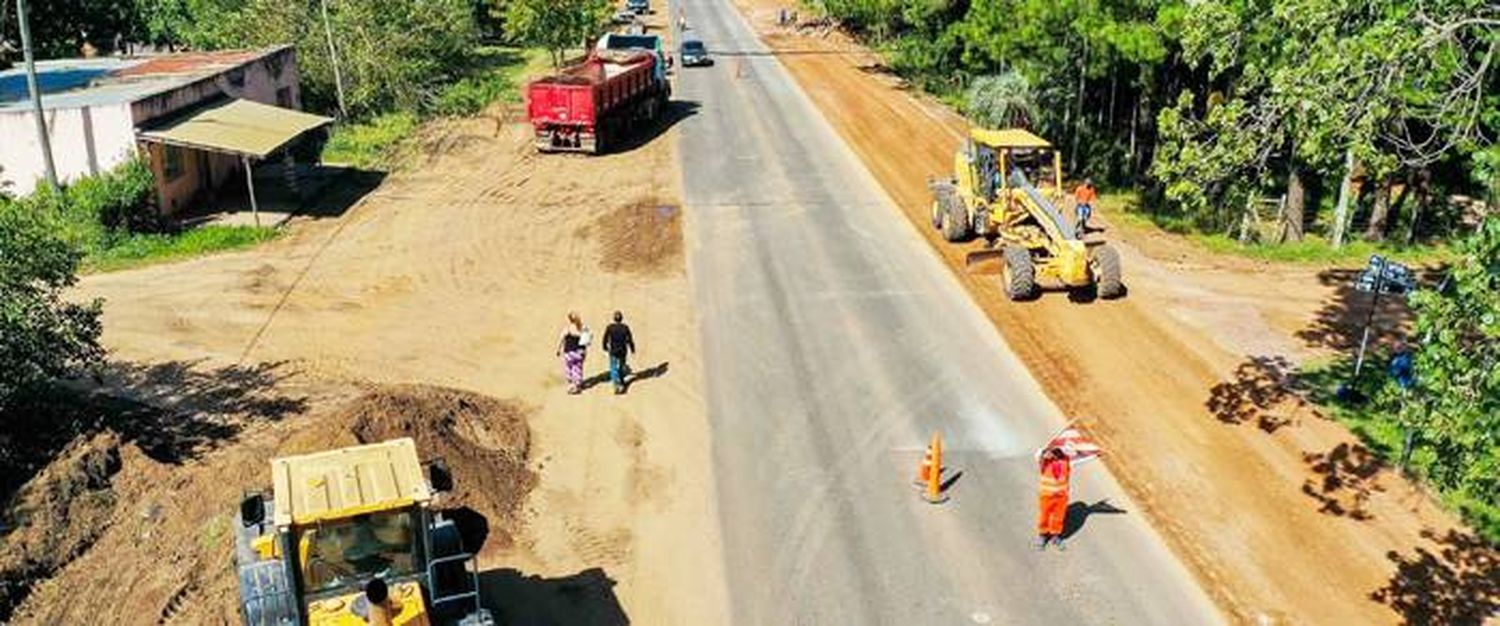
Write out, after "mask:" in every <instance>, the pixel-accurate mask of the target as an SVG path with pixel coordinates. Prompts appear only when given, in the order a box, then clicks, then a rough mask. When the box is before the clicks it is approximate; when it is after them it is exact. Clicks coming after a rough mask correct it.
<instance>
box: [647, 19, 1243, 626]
mask: <svg viewBox="0 0 1500 626" xmlns="http://www.w3.org/2000/svg"><path fill="white" fill-rule="evenodd" d="M680 6H681V7H682V8H685V9H686V14H687V17H688V21H689V25H690V28H691V30H689V31H688V33H687V36H689V37H696V38H699V39H702V40H703V41H704V42H706V43H707V45H708V47H709V49H710V50H711V51H714V52H716V53H717V61H718V63H717V65H716V66H714V67H708V68H684V69H682V70H681V71H680V73H679V74H678V83H677V85H678V86H677V90H676V93H675V94H674V95H675V98H676V99H677V100H679V101H681V102H682V103H683V104H681V105H680V107H681V108H680V109H679V111H681V112H683V113H684V114H685V115H686V117H685V118H684V119H682V120H681V121H679V122H678V123H679V124H680V125H681V131H682V132H681V135H680V142H681V143H680V154H681V157H680V158H681V159H682V168H683V179H684V192H685V201H686V204H687V210H686V215H687V216H688V230H689V235H688V241H689V246H690V252H689V268H690V272H691V276H692V282H693V288H694V291H695V294H696V295H695V297H696V300H697V305H698V310H699V315H700V324H701V329H702V333H703V343H704V350H705V372H706V377H707V379H708V380H707V386H708V397H709V413H710V419H711V420H712V437H713V446H714V450H713V458H714V463H715V471H716V476H717V485H718V497H719V508H720V516H721V523H722V531H723V537H724V555H722V556H723V558H724V559H725V563H726V570H727V572H728V576H729V581H728V583H729V591H730V594H731V597H732V611H733V614H734V616H735V620H736V623H738V624H836V625H846V624H847V625H856V624H857V625H864V624H903V625H913V624H922V625H927V624H1040V623H1050V624H1074V623H1084V624H1129V625H1139V624H1173V625H1181V624H1213V623H1219V622H1221V621H1222V617H1221V616H1220V615H1219V613H1218V612H1217V610H1216V609H1215V608H1214V607H1213V606H1212V604H1211V603H1210V602H1209V601H1208V599H1207V597H1206V596H1205V594H1204V593H1203V592H1202V590H1201V589H1199V588H1198V587H1197V586H1196V584H1195V583H1194V582H1193V581H1192V579H1191V577H1190V576H1189V574H1188V573H1187V572H1186V570H1185V569H1184V568H1183V567H1182V566H1181V564H1179V563H1178V562H1177V561H1176V560H1175V558H1174V557H1173V556H1172V555H1171V554H1170V552H1169V551H1168V550H1167V549H1166V547H1165V546H1164V544H1163V543H1162V541H1161V539H1160V538H1159V537H1158V536H1157V535H1156V534H1155V533H1154V532H1153V531H1152V530H1151V529H1150V528H1149V527H1148V526H1147V525H1146V524H1145V523H1144V521H1143V520H1142V519H1141V517H1140V515H1139V514H1138V513H1137V512H1136V511H1135V510H1134V506H1133V505H1132V503H1131V501H1130V500H1129V499H1128V498H1127V497H1126V496H1125V495H1124V493H1123V492H1122V491H1121V490H1120V488H1119V487H1118V485H1117V484H1116V483H1115V482H1114V480H1113V479H1112V478H1110V477H1109V476H1108V474H1107V472H1106V469H1105V468H1104V466H1103V465H1101V464H1097V463H1094V464H1085V465H1081V466H1079V467H1078V468H1077V469H1076V471H1075V472H1074V476H1075V480H1074V486H1073V498H1074V500H1075V502H1076V506H1079V507H1080V508H1082V507H1084V506H1086V505H1088V504H1094V503H1103V504H1102V505H1101V506H1100V507H1096V508H1101V509H1102V508H1108V507H1109V506H1112V507H1114V508H1116V509H1120V510H1123V511H1124V512H1123V513H1102V512H1101V513H1094V514H1089V515H1083V516H1079V517H1080V518H1081V521H1082V525H1081V527H1079V528H1077V530H1076V532H1075V533H1074V534H1073V536H1072V537H1071V539H1070V541H1069V546H1068V550H1067V551H1066V552H1056V551H1053V550H1049V551H1047V552H1042V553H1039V552H1037V551H1036V550H1035V549H1034V547H1033V544H1032V542H1033V540H1034V536H1033V527H1034V526H1033V524H1034V516H1035V511H1036V499H1035V498H1036V496H1035V494H1036V479H1035V470H1034V464H1033V463H1034V462H1033V460H1032V457H1031V454H1032V450H1033V448H1034V447H1035V446H1037V445H1040V444H1041V443H1042V441H1043V440H1045V439H1046V438H1047V436H1048V435H1050V434H1051V433H1052V432H1054V431H1056V430H1057V429H1058V428H1059V427H1061V425H1062V424H1063V417H1062V416H1061V415H1060V413H1059V412H1058V410H1057V408H1056V407H1055V406H1053V405H1052V404H1051V403H1050V402H1049V401H1048V400H1047V398H1046V397H1045V396H1044V395H1043V394H1042V391H1041V389H1040V388H1039V387H1038V385H1037V383H1036V382H1035V381H1034V380H1033V379H1032V378H1031V376H1030V374H1028V373H1027V371H1026V369H1025V368H1024V366H1022V365H1021V364H1020V362H1019V361H1018V360H1017V359H1016V357H1015V356H1014V355H1013V354H1012V353H1011V352H1010V350H1009V349H1008V348H1007V347H1006V345H1005V343H1004V341H1003V340H1002V339H1001V337H1000V336H999V334H998V333H997V332H996V331H995V329H994V328H993V327H992V326H991V325H990V324H989V322H988V321H987V320H986V319H985V318H984V317H983V315H982V313H981V312H980V311H979V310H978V309H977V308H976V307H975V305H974V304H973V303H972V302H971V301H970V300H969V298H968V296H967V295H966V294H965V293H964V292H963V291H962V290H961V288H960V287H959V285H958V284H957V282H956V281H955V280H954V279H953V277H952V276H951V275H949V274H948V270H947V269H946V268H945V267H943V265H942V263H941V260H940V259H939V258H938V257H937V256H936V255H935V254H934V253H933V252H932V251H931V250H930V249H928V248H927V247H926V244H925V243H924V242H923V241H922V240H921V239H920V238H919V236H918V234H917V233H916V232H915V231H914V230H913V229H912V227H911V226H910V225H909V224H908V222H907V221H906V219H905V218H903V217H902V216H901V215H900V214H899V212H898V210H897V208H896V207H895V206H893V205H892V204H891V202H890V200H889V199H888V198H887V197H886V196H885V195H884V193H883V192H881V190H880V187H879V185H878V184H877V182H876V181H875V180H874V179H873V178H872V176H871V175H870V174H869V172H868V171H866V170H865V169H864V167H863V166H862V165H861V164H860V163H859V161H858V159H857V157H856V156H855V155H854V154H853V153H852V152H851V151H850V150H849V149H848V148H847V147H846V146H845V145H844V143H843V142H842V140H840V139H839V137H838V136H837V135H836V133H835V132H834V131H833V130H832V128H831V127H830V126H829V125H828V124H827V122H826V121H825V120H824V119H823V118H822V117H821V115H820V113H819V112H818V111H817V110H816V109H815V108H814V106H813V105H812V103H811V102H809V101H808V99H807V98H806V97H805V96H804V95H803V94H802V92H801V91H800V90H799V88H798V87H797V85H796V84H795V83H794V81H793V80H792V79H791V77H790V76H789V75H788V74H787V73H786V72H785V71H784V70H783V69H782V67H781V65H780V63H779V62H778V61H777V59H776V56H775V55H774V54H773V53H771V52H770V51H769V50H768V49H767V48H766V47H765V46H764V45H762V44H761V43H760V42H759V41H758V40H757V39H756V38H755V36H754V35H753V34H752V33H751V31H750V29H749V27H748V26H747V24H746V23H745V22H744V21H743V19H742V18H741V17H740V16H739V15H738V13H737V12H736V11H735V10H734V8H733V7H732V6H731V4H730V1H729V0H681V2H680ZM677 8H678V6H673V7H671V8H670V10H671V11H672V13H671V15H672V16H673V18H674V21H675V17H676V15H677ZM1099 349H1101V350H1108V349H1109V346H1099ZM1082 392H1083V393H1086V392H1087V391H1086V390H1083V391H1082ZM934 430H940V431H941V432H942V433H943V435H944V437H945V439H946V441H947V444H948V449H949V453H948V459H947V465H948V466H949V467H951V468H953V470H954V471H956V472H961V476H960V477H959V479H958V481H957V482H956V483H955V484H954V485H953V488H952V492H951V495H952V499H951V500H950V501H949V502H948V503H946V504H943V505H938V506H934V505H930V504H926V503H924V502H923V501H922V500H921V499H920V498H919V497H918V491H917V490H916V489H914V488H913V486H912V484H911V481H912V478H913V474H914V472H915V471H916V468H917V464H918V462H919V460H920V458H921V454H922V452H921V450H922V447H923V446H924V445H925V443H926V441H927V438H928V437H929V436H930V435H931V433H932V432H933V431H934ZM1122 453H1123V452H1122ZM717 556H718V555H704V558H715V557H717Z"/></svg>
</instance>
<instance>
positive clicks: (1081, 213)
mask: <svg viewBox="0 0 1500 626" xmlns="http://www.w3.org/2000/svg"><path fill="white" fill-rule="evenodd" d="M1093 214H1094V207H1093V205H1089V204H1080V205H1078V221H1077V223H1075V224H1073V234H1074V235H1075V236H1077V237H1083V236H1084V235H1085V234H1087V233H1088V228H1089V217H1091V216H1092V215H1093Z"/></svg>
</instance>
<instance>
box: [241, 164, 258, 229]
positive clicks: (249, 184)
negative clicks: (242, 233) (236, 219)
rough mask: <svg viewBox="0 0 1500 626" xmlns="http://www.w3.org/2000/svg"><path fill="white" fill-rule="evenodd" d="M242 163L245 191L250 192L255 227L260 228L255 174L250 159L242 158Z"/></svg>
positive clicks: (251, 213)
mask: <svg viewBox="0 0 1500 626" xmlns="http://www.w3.org/2000/svg"><path fill="white" fill-rule="evenodd" d="M240 163H241V164H243V165H244V166H245V189H247V190H249V192H250V216H251V217H252V218H254V219H255V226H256V227H259V226H260V206H259V205H258V204H256V203H255V174H254V172H252V171H251V170H250V157H248V156H241V157H240Z"/></svg>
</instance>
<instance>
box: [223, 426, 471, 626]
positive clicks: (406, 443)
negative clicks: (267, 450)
mask: <svg viewBox="0 0 1500 626" xmlns="http://www.w3.org/2000/svg"><path fill="white" fill-rule="evenodd" d="M271 478H272V483H273V489H274V497H272V498H267V497H266V496H265V494H263V493H251V494H248V495H247V496H246V497H245V498H244V499H243V500H241V502H240V512H239V516H238V522H237V523H236V524H235V559H234V560H235V567H236V569H237V570H238V571H239V583H240V615H241V617H242V619H243V621H244V623H245V624H247V625H254V626H261V625H266V626H269V625H275V626H300V625H304V624H305V625H308V626H346V625H347V626H355V625H360V626H363V625H365V624H374V623H386V624H391V625H393V626H396V625H413V626H415V625H423V626H426V625H438V624H452V625H459V626H492V625H493V624H494V623H495V622H494V619H493V617H492V616H491V615H490V613H489V611H487V610H485V609H483V608H481V607H480V604H479V581H478V576H477V574H476V572H475V570H474V567H475V565H474V557H473V555H472V554H469V553H468V552H465V551H464V549H463V545H462V540H461V537H460V535H459V531H458V528H457V526H455V525H454V523H453V521H452V520H449V519H444V518H443V517H442V515H441V514H440V513H438V512H436V511H433V510H431V509H430V508H429V504H430V503H431V502H432V499H433V496H434V495H435V494H436V493H438V492H441V491H447V490H449V489H451V488H452V486H453V478H452V475H451V474H450V473H449V472H448V470H447V467H446V466H445V465H443V464H442V463H441V462H435V463H431V464H429V465H428V475H427V476H424V475H423V471H422V464H421V463H420V462H419V461H418V460H417V450H416V443H415V442H413V441H412V440H411V439H410V438H403V439H394V440H391V441H385V442H381V443H375V444H369V445H362V446H353V447H348V448H340V449H336V450H329V451H325V452H318V453H314V454H306V455H301V456H292V457H284V458H278V459H274V460H272V461H271Z"/></svg>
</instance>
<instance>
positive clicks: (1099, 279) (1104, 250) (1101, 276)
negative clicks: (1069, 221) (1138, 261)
mask: <svg viewBox="0 0 1500 626" xmlns="http://www.w3.org/2000/svg"><path fill="white" fill-rule="evenodd" d="M1089 261H1090V263H1089V265H1090V266H1092V268H1093V270H1094V284H1095V285H1096V286H1097V287H1098V293H1099V297H1100V298H1104V299H1106V300H1109V299H1113V298H1118V297H1120V296H1123V295H1125V283H1123V282H1120V253H1119V252H1116V251H1115V249H1114V248H1111V247H1109V246H1108V245H1102V246H1098V247H1096V248H1094V249H1092V250H1090V251H1089Z"/></svg>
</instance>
